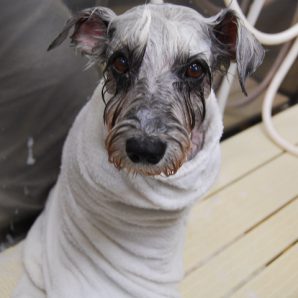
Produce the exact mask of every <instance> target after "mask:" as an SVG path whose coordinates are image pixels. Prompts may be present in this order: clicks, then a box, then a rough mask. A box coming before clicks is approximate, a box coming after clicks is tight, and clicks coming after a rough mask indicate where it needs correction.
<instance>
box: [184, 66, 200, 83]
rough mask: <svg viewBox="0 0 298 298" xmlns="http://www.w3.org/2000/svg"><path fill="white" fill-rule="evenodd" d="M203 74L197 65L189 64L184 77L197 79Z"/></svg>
mask: <svg viewBox="0 0 298 298" xmlns="http://www.w3.org/2000/svg"><path fill="white" fill-rule="evenodd" d="M202 74H203V70H202V67H201V66H200V65H199V64H198V63H197V62H194V63H191V64H190V65H189V66H188V67H187V69H186V72H185V75H186V76H187V77H189V78H193V79H198V78H199V77H201V76H202Z"/></svg>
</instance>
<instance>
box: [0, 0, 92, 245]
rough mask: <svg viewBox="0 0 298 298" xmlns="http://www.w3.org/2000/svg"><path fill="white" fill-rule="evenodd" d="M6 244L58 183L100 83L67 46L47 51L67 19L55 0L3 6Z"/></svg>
mask: <svg viewBox="0 0 298 298" xmlns="http://www.w3.org/2000/svg"><path fill="white" fill-rule="evenodd" d="M0 7H1V8H0V28H1V29H0V40H1V45H0V65H1V69H0V242H1V241H3V240H5V239H7V238H10V236H14V235H15V234H17V233H19V232H20V231H22V230H24V231H25V230H26V229H27V228H28V226H29V225H30V223H31V222H32V221H33V220H34V218H35V217H36V216H37V215H38V213H39V212H40V211H41V210H42V208H43V206H44V203H45V200H46V198H47V195H48V192H49V190H50V188H51V187H52V186H53V184H54V183H55V181H56V179H57V175H58V173H59V166H60V158H61V150H62V145H63V142H64V139H65V137H66V134H67V132H68V130H69V127H70V125H71V124H72V122H73V120H74V117H75V116H76V114H77V113H78V111H79V109H80V108H81V107H82V105H83V104H84V103H85V102H86V101H87V100H88V98H89V97H90V96H91V94H92V91H93V89H94V88H95V85H96V83H97V80H98V78H97V75H96V73H95V71H94V70H88V71H85V72H84V71H83V68H84V65H85V63H86V61H85V60H84V59H82V58H81V57H79V56H78V57H76V56H75V55H74V53H73V50H72V49H70V48H69V45H68V43H67V42H66V43H65V45H62V46H60V47H59V48H58V49H56V50H53V51H52V52H46V49H47V46H48V45H49V43H50V42H51V41H52V40H53V38H54V37H55V36H56V34H57V33H59V32H60V30H61V28H62V27H63V24H64V22H65V21H66V20H67V19H68V17H69V12H68V11H67V9H66V8H65V7H64V6H63V5H62V4H61V3H60V2H58V1H55V0H23V1H8V0H6V1H5V0H0Z"/></svg>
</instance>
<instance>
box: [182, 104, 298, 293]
mask: <svg viewBox="0 0 298 298" xmlns="http://www.w3.org/2000/svg"><path fill="white" fill-rule="evenodd" d="M274 123H275V125H276V127H277V128H278V130H279V131H280V133H281V134H282V135H283V136H284V137H286V138H287V139H288V140H289V141H291V142H292V143H295V144H297V143H298V105H296V106H295V107H292V108H291V109H288V110H287V111H285V112H283V113H281V114H279V115H277V116H276V117H274ZM222 153H223V165H222V172H221V175H220V178H219V181H218V183H217V185H216V186H215V187H214V188H213V189H212V191H211V193H210V194H209V195H208V196H207V197H206V199H204V200H203V201H201V202H200V203H198V204H197V205H196V206H195V208H194V209H193V211H192V213H191V218H190V220H189V226H188V235H187V242H186V249H185V266H186V276H185V279H184V281H183V283H182V285H181V292H182V297H183V298H219V297H231V298H236V297H237V298H265V297H268V298H269V297H270V298H274V297H276V298H286V297H288V298H289V297H291V298H297V297H298V158H296V157H294V156H292V155H290V154H287V153H284V152H283V151H282V150H281V149H280V148H278V147H277V146H276V145H274V144H273V143H272V142H271V141H270V140H269V139H268V138H267V137H266V136H265V133H264V130H263V126H262V125H257V126H255V127H253V128H251V129H248V130H246V131H244V132H242V133H240V134H238V135H236V136H235V137H233V138H230V139H228V140H227V141H225V142H223V143H222Z"/></svg>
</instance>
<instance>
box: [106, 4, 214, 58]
mask: <svg viewBox="0 0 298 298" xmlns="http://www.w3.org/2000/svg"><path fill="white" fill-rule="evenodd" d="M110 29H111V30H112V31H113V36H114V38H113V40H114V42H113V40H112V41H111V44H110V45H111V47H112V48H113V49H114V50H115V49H117V47H121V46H123V45H125V46H128V47H131V48H136V47H139V48H140V47H142V46H143V47H146V48H147V52H150V53H151V55H157V57H160V56H161V55H162V56H163V57H164V60H165V59H167V58H168V59H170V58H171V57H174V56H175V55H177V54H178V53H179V54H181V52H183V53H186V54H188V55H190V56H191V55H195V54H198V53H202V54H204V55H205V56H206V57H207V58H208V57H209V55H210V39H209V37H208V22H207V19H206V18H204V17H203V16H201V15H200V14H199V13H198V12H196V11H195V10H193V9H191V8H188V7H184V6H178V5H172V4H165V5H150V4H149V5H143V6H138V7H135V8H133V9H131V10H129V11H127V12H126V13H124V14H122V15H120V16H118V17H116V18H115V19H114V20H113V22H112V23H111V26H110ZM119 40H121V41H122V42H121V44H119ZM112 51H113V50H112Z"/></svg>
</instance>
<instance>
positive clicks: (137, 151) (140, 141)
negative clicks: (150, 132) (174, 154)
mask: <svg viewBox="0 0 298 298" xmlns="http://www.w3.org/2000/svg"><path fill="white" fill-rule="evenodd" d="M166 148H167V145H166V144H165V143H164V142H162V141H160V140H159V139H158V138H154V137H145V138H130V139H128V140H127V141H126V153H127V156H128V157H129V158H130V160H131V161H132V162H134V163H139V162H143V163H149V164H157V163H158V162H159V161H160V160H161V159H162V158H163V156H164V154H165V151H166Z"/></svg>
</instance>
